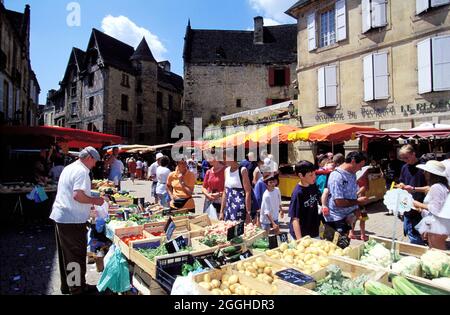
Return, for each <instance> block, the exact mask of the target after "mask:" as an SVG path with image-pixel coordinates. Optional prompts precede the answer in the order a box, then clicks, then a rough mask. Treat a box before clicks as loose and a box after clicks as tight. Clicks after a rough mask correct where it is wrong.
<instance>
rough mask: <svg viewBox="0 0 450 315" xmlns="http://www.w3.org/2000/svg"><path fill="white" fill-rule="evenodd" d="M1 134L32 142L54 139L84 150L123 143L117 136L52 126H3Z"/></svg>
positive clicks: (70, 146) (0, 130)
mask: <svg viewBox="0 0 450 315" xmlns="http://www.w3.org/2000/svg"><path fill="white" fill-rule="evenodd" d="M0 134H1V135H2V137H5V136H7V137H9V136H11V137H14V136H22V137H30V142H32V141H33V140H32V138H33V137H47V138H53V139H54V140H56V142H58V143H64V144H65V145H67V146H68V147H69V148H84V147H86V146H93V147H95V148H101V147H103V146H106V145H113V144H120V143H122V138H121V137H119V136H115V135H110V134H105V133H99V132H93V131H86V130H78V129H71V128H62V127H50V126H39V127H24V126H2V127H0ZM11 141H12V142H13V141H14V140H13V139H11Z"/></svg>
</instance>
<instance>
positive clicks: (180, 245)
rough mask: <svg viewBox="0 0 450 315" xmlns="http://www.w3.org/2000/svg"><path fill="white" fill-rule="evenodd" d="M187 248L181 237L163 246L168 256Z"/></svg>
mask: <svg viewBox="0 0 450 315" xmlns="http://www.w3.org/2000/svg"><path fill="white" fill-rule="evenodd" d="M186 246H187V244H186V240H185V239H184V237H183V236H179V237H177V238H176V239H174V240H173V241H171V242H168V243H166V244H165V247H166V249H167V252H168V253H169V254H174V253H178V252H179V251H181V250H183V249H185V248H186Z"/></svg>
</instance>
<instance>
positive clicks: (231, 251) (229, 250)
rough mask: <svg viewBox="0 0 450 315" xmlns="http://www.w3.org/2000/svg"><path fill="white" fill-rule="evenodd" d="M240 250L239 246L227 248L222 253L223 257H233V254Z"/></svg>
mask: <svg viewBox="0 0 450 315" xmlns="http://www.w3.org/2000/svg"><path fill="white" fill-rule="evenodd" d="M240 250H241V246H228V247H226V248H224V249H223V250H222V251H223V253H224V254H225V255H233V254H234V253H236V252H238V251H240Z"/></svg>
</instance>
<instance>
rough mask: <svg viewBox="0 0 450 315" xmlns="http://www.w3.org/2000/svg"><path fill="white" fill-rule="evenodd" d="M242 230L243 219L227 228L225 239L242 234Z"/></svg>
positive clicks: (243, 226) (243, 225)
mask: <svg viewBox="0 0 450 315" xmlns="http://www.w3.org/2000/svg"><path fill="white" fill-rule="evenodd" d="M244 230H245V222H244V221H242V222H240V223H238V224H237V225H235V226H233V227H231V228H229V229H228V231H227V241H231V240H232V239H233V238H235V237H238V236H241V235H244Z"/></svg>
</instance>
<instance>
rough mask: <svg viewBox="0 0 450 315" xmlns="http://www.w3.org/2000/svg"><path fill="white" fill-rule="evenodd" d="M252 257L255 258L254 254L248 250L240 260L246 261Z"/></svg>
mask: <svg viewBox="0 0 450 315" xmlns="http://www.w3.org/2000/svg"><path fill="white" fill-rule="evenodd" d="M252 256H253V254H252V252H251V251H249V250H248V251H246V252H245V253H243V254H242V255H241V256H240V257H239V258H240V259H241V260H245V259H247V258H250V257H252Z"/></svg>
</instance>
